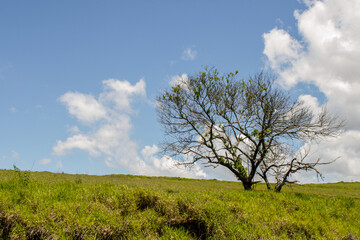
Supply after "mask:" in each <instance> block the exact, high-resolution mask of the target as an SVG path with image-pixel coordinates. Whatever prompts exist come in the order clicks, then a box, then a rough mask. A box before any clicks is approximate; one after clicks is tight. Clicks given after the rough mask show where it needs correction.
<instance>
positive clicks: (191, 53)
mask: <svg viewBox="0 0 360 240" xmlns="http://www.w3.org/2000/svg"><path fill="white" fill-rule="evenodd" d="M196 56H197V51H195V50H194V49H192V48H187V49H185V50H184V51H183V54H182V56H181V59H182V60H184V61H192V60H194V59H195V58H196Z"/></svg>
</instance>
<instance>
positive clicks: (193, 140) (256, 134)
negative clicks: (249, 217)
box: [157, 68, 343, 191]
mask: <svg viewBox="0 0 360 240" xmlns="http://www.w3.org/2000/svg"><path fill="white" fill-rule="evenodd" d="M157 102H158V116H159V122H160V123H161V124H162V125H163V127H164V130H165V133H166V135H167V139H166V140H165V141H164V143H163V145H162V147H163V150H164V151H165V152H166V153H168V154H171V156H177V157H179V158H180V159H181V160H182V161H181V164H185V165H192V164H195V163H196V162H202V163H203V164H206V165H207V166H213V167H217V166H223V167H225V168H227V169H228V170H229V171H231V172H232V173H233V174H234V175H235V176H236V178H237V179H238V180H239V181H241V182H242V184H243V186H244V189H245V190H250V189H252V186H253V185H254V184H255V183H256V182H257V181H255V176H256V174H259V175H260V176H261V177H262V178H263V179H264V180H265V182H267V183H268V186H270V184H269V182H268V176H270V175H274V174H275V173H276V171H278V172H279V173H280V172H281V173H282V174H278V175H277V176H278V179H282V181H281V180H279V182H278V183H279V186H280V185H281V184H282V182H283V184H285V183H287V182H288V178H289V176H290V174H291V173H294V172H296V171H299V170H308V169H316V165H318V164H319V162H317V163H316V162H315V163H306V162H305V158H303V159H300V158H299V157H294V158H295V159H296V160H294V161H290V163H289V161H288V156H289V154H288V153H290V152H296V148H299V145H300V144H301V143H305V142H310V141H314V140H319V139H321V138H323V137H328V136H336V135H337V134H339V132H340V129H341V127H342V126H343V122H342V121H341V120H339V119H338V117H336V116H332V115H330V114H329V113H328V111H327V110H326V109H325V108H324V109H323V110H322V111H321V112H320V113H318V114H315V113H314V112H313V111H312V110H311V109H310V108H309V107H308V106H306V105H305V103H304V102H296V101H292V100H291V98H290V96H289V95H288V94H287V93H286V92H284V91H282V90H281V89H279V88H276V87H275V86H274V77H272V76H270V75H267V74H265V73H262V72H261V73H258V74H256V75H254V76H252V77H250V78H249V79H248V80H243V79H240V78H239V77H238V71H236V72H234V73H232V72H230V73H227V74H223V75H220V73H219V72H218V70H217V69H215V68H210V69H208V68H205V70H204V71H202V72H200V73H199V74H197V75H195V76H193V77H189V78H188V79H183V80H182V81H180V82H179V83H177V84H175V85H174V86H172V87H171V88H170V89H168V90H165V91H164V92H163V94H162V95H161V96H159V97H158V98H157ZM286 149H288V150H291V151H290V152H288V153H286V152H285V151H286ZM284 153H286V154H284ZM285 155H286V157H285ZM279 156H281V157H279ZM289 164H290V165H289ZM311 164H312V165H311ZM310 166H312V167H310ZM283 184H282V185H283ZM282 185H281V186H282ZM277 190H278V191H280V190H281V187H278V188H277Z"/></svg>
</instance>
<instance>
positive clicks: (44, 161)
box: [39, 158, 51, 165]
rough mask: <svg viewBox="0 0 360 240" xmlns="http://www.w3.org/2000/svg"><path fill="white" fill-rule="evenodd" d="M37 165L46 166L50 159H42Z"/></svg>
mask: <svg viewBox="0 0 360 240" xmlns="http://www.w3.org/2000/svg"><path fill="white" fill-rule="evenodd" d="M39 163H40V164H41V165H47V164H49V163H51V159H50V158H43V159H41V160H39Z"/></svg>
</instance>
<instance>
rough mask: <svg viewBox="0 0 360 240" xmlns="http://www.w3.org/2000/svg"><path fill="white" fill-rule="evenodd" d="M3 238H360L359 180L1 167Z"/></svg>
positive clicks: (1, 224) (0, 217) (0, 200)
mask: <svg viewBox="0 0 360 240" xmlns="http://www.w3.org/2000/svg"><path fill="white" fill-rule="evenodd" d="M0 238H1V239H360V183H334V184H311V185H292V186H291V187H285V188H284V189H283V192H281V193H274V192H269V191H267V190H265V186H264V185H262V184H259V185H257V186H256V190H255V191H246V192H245V191H243V190H242V186H241V184H240V183H237V182H225V181H216V180H196V179H181V178H165V177H143V176H130V175H108V176H89V175H70V174H61V173H59V174H55V173H49V172H23V171H19V170H0Z"/></svg>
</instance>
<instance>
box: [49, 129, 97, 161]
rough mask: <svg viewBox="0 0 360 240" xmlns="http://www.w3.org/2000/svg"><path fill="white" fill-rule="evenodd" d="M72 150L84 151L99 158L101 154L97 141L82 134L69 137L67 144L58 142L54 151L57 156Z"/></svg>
mask: <svg viewBox="0 0 360 240" xmlns="http://www.w3.org/2000/svg"><path fill="white" fill-rule="evenodd" d="M72 149H80V150H84V151H87V152H89V154H90V155H92V156H99V152H98V151H97V150H96V141H94V139H91V138H89V137H88V136H85V135H82V134H78V135H75V136H72V137H69V138H68V139H66V141H65V142H62V141H60V140H57V141H56V145H55V146H54V148H53V151H54V153H55V155H63V154H66V153H67V152H69V151H70V150H72Z"/></svg>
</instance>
